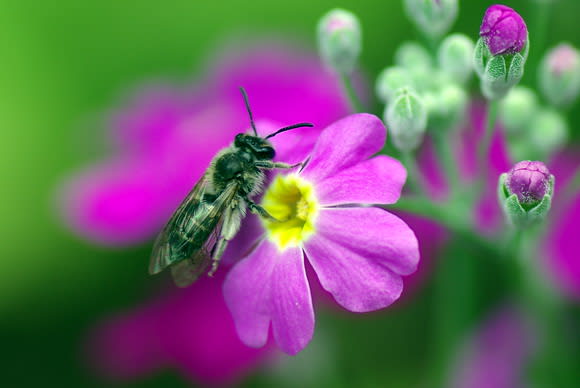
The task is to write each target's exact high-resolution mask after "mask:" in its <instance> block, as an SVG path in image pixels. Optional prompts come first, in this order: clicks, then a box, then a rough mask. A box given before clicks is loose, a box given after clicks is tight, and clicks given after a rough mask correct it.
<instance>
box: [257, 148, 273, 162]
mask: <svg viewBox="0 0 580 388" xmlns="http://www.w3.org/2000/svg"><path fill="white" fill-rule="evenodd" d="M275 156H276V151H274V148H272V147H264V148H262V149H260V152H258V157H259V158H260V159H274V157H275Z"/></svg>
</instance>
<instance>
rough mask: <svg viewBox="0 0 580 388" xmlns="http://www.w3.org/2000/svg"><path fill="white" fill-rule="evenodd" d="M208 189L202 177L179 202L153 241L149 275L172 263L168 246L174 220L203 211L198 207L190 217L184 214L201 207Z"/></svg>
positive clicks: (204, 178)
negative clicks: (194, 207) (192, 208)
mask: <svg viewBox="0 0 580 388" xmlns="http://www.w3.org/2000/svg"><path fill="white" fill-rule="evenodd" d="M207 187H208V180H207V178H206V176H205V175H204V176H202V177H201V179H200V180H199V181H198V182H197V183H196V185H195V187H194V188H193V189H192V190H191V191H190V192H189V194H188V195H187V197H185V199H184V200H183V201H182V202H181V204H180V205H179V207H178V208H177V210H176V211H175V212H174V213H173V215H172V216H171V218H170V219H169V221H168V222H167V224H166V225H165V227H164V228H163V230H162V231H161V233H159V235H158V236H157V238H156V239H155V243H154V244H153V251H152V252H151V258H150V261H149V274H151V275H155V274H157V273H159V272H161V271H163V270H164V269H165V268H167V267H168V266H170V265H171V264H173V263H174V256H173V254H172V249H173V248H172V247H171V245H170V244H169V237H170V233H173V231H172V229H173V228H174V227H175V224H176V220H177V219H180V218H182V217H195V214H196V213H197V214H199V212H200V211H205V210H206V209H205V206H204V207H200V208H199V210H198V211H197V212H194V213H193V214H191V215H187V214H185V213H186V212H187V210H186V209H190V208H191V207H192V205H193V206H195V205H196V204H198V205H199V206H201V205H202V204H201V199H202V198H203V195H204V193H205V191H206V189H207Z"/></svg>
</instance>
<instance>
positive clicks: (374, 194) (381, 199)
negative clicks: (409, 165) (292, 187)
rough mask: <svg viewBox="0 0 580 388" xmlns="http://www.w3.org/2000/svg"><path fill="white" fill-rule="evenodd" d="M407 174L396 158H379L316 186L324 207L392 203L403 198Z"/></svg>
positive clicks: (320, 182) (341, 172)
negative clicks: (402, 190)
mask: <svg viewBox="0 0 580 388" xmlns="http://www.w3.org/2000/svg"><path fill="white" fill-rule="evenodd" d="M406 178H407V171H406V170H405V167H403V165H402V164H401V163H400V162H399V161H398V160H396V159H393V158H391V157H389V156H384V155H380V156H376V157H374V158H372V159H369V160H365V161H364V162H361V163H358V164H356V165H355V166H353V167H350V168H348V169H346V170H343V171H340V172H338V173H336V174H335V175H332V176H329V177H327V178H325V179H324V180H322V181H319V182H317V183H316V195H317V197H318V200H319V201H320V203H321V204H322V205H326V206H328V205H337V204H347V203H361V204H379V203H380V204H390V203H395V202H397V200H398V199H399V197H400V196H401V189H402V188H403V185H404V184H405V179H406Z"/></svg>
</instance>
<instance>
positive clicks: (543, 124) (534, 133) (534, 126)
mask: <svg viewBox="0 0 580 388" xmlns="http://www.w3.org/2000/svg"><path fill="white" fill-rule="evenodd" d="M529 129H530V131H529V141H530V144H531V145H532V147H533V148H534V151H535V152H536V156H538V157H541V158H547V157H548V156H550V155H552V154H553V153H554V152H556V151H558V150H560V149H561V148H562V147H563V146H564V145H565V144H566V142H567V141H568V125H567V124H566V120H565V119H564V117H563V116H562V115H561V114H560V113H558V112H557V111H555V110H553V109H542V110H540V111H538V112H536V114H535V115H533V118H532V120H531V124H530V126H529Z"/></svg>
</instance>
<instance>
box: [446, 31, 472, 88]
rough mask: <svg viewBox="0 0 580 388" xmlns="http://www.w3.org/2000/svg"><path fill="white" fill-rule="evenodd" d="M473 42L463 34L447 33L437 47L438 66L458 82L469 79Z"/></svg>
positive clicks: (463, 82) (461, 82)
mask: <svg viewBox="0 0 580 388" xmlns="http://www.w3.org/2000/svg"><path fill="white" fill-rule="evenodd" d="M473 50H474V44H473V41H472V40H471V39H469V38H468V37H467V36H465V35H463V34H453V35H449V36H448V37H447V38H445V39H444V40H443V42H442V43H441V46H440V47H439V52H438V54H437V59H438V61H439V67H440V68H441V69H442V70H443V71H445V72H447V73H448V74H449V75H451V77H452V78H453V79H454V80H455V81H456V82H458V83H460V84H465V83H466V82H467V81H469V78H470V77H471V73H472V71H473V62H472V61H473Z"/></svg>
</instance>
